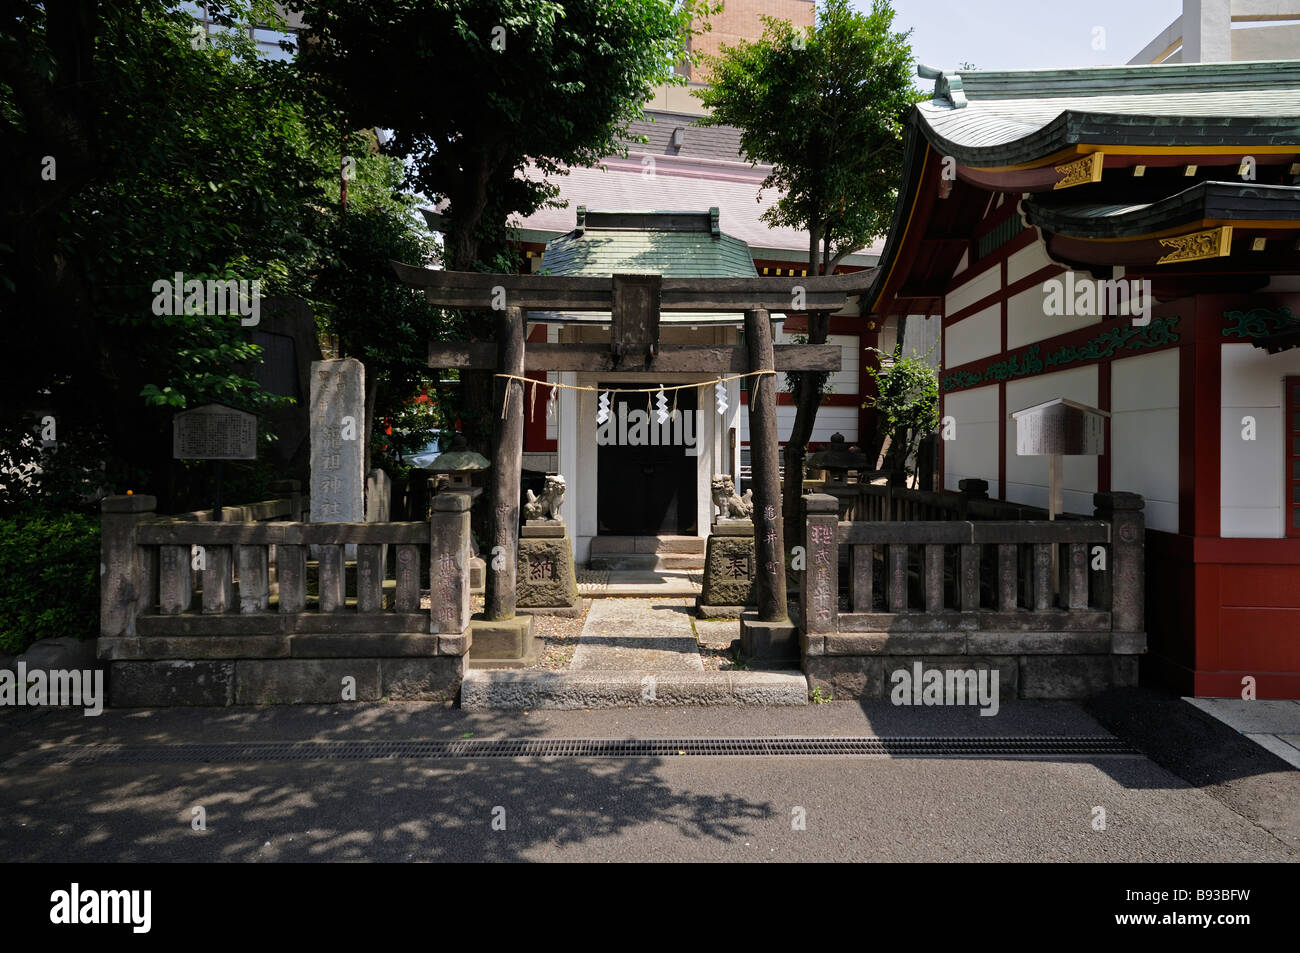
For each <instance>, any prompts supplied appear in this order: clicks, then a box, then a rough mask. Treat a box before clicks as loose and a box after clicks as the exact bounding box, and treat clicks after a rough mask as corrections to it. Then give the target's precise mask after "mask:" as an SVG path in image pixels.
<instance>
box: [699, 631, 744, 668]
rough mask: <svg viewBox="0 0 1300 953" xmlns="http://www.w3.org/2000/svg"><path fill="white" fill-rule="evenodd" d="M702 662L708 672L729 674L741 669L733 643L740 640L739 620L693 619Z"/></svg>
mask: <svg viewBox="0 0 1300 953" xmlns="http://www.w3.org/2000/svg"><path fill="white" fill-rule="evenodd" d="M691 628H692V629H693V630H694V631H695V641H696V642H697V643H698V644H699V648H700V661H701V662H703V663H704V670H705V671H706V672H729V671H733V670H735V669H738V668H740V666H739V665H737V664H736V653H735V650H734V649H733V648H732V643H733V642H735V640H736V639H739V638H740V620H739V619H695V618H692V619H691Z"/></svg>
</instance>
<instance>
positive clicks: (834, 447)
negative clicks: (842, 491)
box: [808, 433, 874, 484]
mask: <svg viewBox="0 0 1300 953" xmlns="http://www.w3.org/2000/svg"><path fill="white" fill-rule="evenodd" d="M873 463H874V461H870V460H868V459H867V455H866V454H865V453H863V452H862V451H861V450H860V449H858V448H857V447H850V446H848V445H847V444H846V443H845V441H844V434H842V433H836V434H831V445H830V449H828V450H818V451H817V452H816V453H813V454H810V455H809V457H808V466H809V467H811V468H814V469H817V470H825V471H826V482H827V483H828V484H830V483H836V484H840V483H846V482H848V473H849V471H850V470H857V471H858V472H859V473H862V472H864V471H866V470H868V469H870V468H871V466H872V464H873Z"/></svg>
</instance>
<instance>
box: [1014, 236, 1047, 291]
mask: <svg viewBox="0 0 1300 953" xmlns="http://www.w3.org/2000/svg"><path fill="white" fill-rule="evenodd" d="M1055 264H1056V262H1054V261H1052V259H1050V258H1048V257H1047V250H1046V249H1045V248H1043V243H1042V240H1041V239H1040V240H1038V241H1036V242H1034V243H1033V244H1032V245H1030V246H1029V247H1028V248H1022V249H1020V251H1018V252H1016V253H1015V254H1014V255H1009V256H1008V257H1007V284H1012V285H1013V284H1015V283H1016V282H1017V281H1020V280H1021V279H1022V278H1027V277H1029V276H1030V275H1032V274H1033V273H1034V272H1036V271H1038V270H1039V269H1040V268H1046V267H1047V266H1048V265H1055Z"/></svg>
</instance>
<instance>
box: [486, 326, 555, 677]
mask: <svg viewBox="0 0 1300 953" xmlns="http://www.w3.org/2000/svg"><path fill="white" fill-rule="evenodd" d="M525 318H526V315H525V313H524V310H523V309H522V308H517V307H508V308H506V309H504V310H503V311H499V312H498V313H497V327H496V332H497V334H496V338H497V361H496V366H497V373H500V374H512V375H514V377H515V378H521V377H523V374H524V324H525ZM492 396H493V404H492V412H493V414H494V415H500V416H494V418H493V421H492V424H493V426H492V469H491V470H490V471H489V481H488V506H490V507H491V508H492V510H491V513H490V515H489V519H490V522H489V525H490V526H491V528H492V530H491V538H490V544H491V547H490V549H489V551H488V553H487V554H486V555H487V572H486V579H485V580H484V583H485V585H484V596H483V603H484V604H483V618H481V619H474V620H472V621H471V622H470V637H471V642H470V656H469V658H470V662H469V664H470V667H471V668H478V667H492V668H500V667H512V668H514V667H526V666H528V665H531V664H532V663H533V661H534V660H535V659H536V657H537V652H538V651H539V649H540V644H541V639H540V638H539V637H535V636H534V635H533V617H532V616H531V615H516V614H515V597H516V592H517V585H518V579H517V577H516V575H515V573H516V564H517V562H518V557H519V486H520V478H521V477H522V475H523V473H522V471H523V458H524V384H523V381H522V380H516V379H513V378H506V377H497V378H496V379H495V382H494V386H493V388H492Z"/></svg>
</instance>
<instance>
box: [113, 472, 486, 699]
mask: <svg viewBox="0 0 1300 953" xmlns="http://www.w3.org/2000/svg"><path fill="white" fill-rule="evenodd" d="M155 505H156V501H155V499H154V498H153V497H150V496H114V497H109V498H107V499H105V500H104V501H103V502H102V515H101V521H102V527H103V541H102V557H101V560H102V563H103V565H102V567H101V569H102V579H101V589H100V604H101V605H100V638H99V657H100V658H101V659H102V660H105V661H106V662H107V663H108V666H109V703H110V704H111V705H114V706H117V707H134V706H146V705H232V704H234V705H258V704H291V703H302V702H319V703H329V702H339V701H352V700H355V701H367V700H378V699H380V698H392V699H422V700H443V701H449V700H452V699H454V698H455V697H456V694H457V691H458V690H459V687H460V681H461V678H462V677H463V675H464V672H465V666H466V659H467V655H468V652H469V644H470V632H469V620H470V590H469V587H470V546H471V542H470V528H469V506H470V498H469V496H468V495H465V494H461V493H455V492H448V493H442V494H439V495H438V496H437V497H436V498H435V501H434V510H433V515H432V517H431V519H430V520H429V521H427V522H407V523H306V522H299V521H297V520H293V521H256V520H248V521H240V522H212V521H210V520H203V519H195V518H193V515H192V514H187V516H190V518H184V517H180V518H178V517H165V516H159V515H157V514H156V513H155V512H154V509H155ZM291 509H294V507H291ZM298 512H299V513H301V509H298ZM352 546H355V547H356V554H357V557H356V563H355V567H354V569H352V571H349V570H350V568H351V567H350V566H349V565H348V564H346V563H345V547H352ZM390 548H391V549H393V550H394V551H395V553H396V559H395V564H394V569H393V573H392V578H391V580H388V581H389V582H390V583H391V586H385V581H386V580H385V577H386V576H387V575H388V573H387V572H386V566H385V562H386V559H385V555H384V553H385V550H386V549H390ZM422 549H423V550H425V551H427V552H428V553H429V556H428V562H427V564H428V565H429V566H430V579H429V580H428V582H427V583H423V580H422V579H421V572H420V565H421V562H422V560H421V550H422ZM313 554H314V556H315V558H314V560H313V559H310V557H312V556H313ZM422 583H423V585H428V588H429V592H430V600H431V602H430V607H429V608H421V589H422V588H423V585H422ZM389 588H391V594H390V593H389V592H388V589H389ZM349 589H352V590H353V591H354V598H349V591H348V590H349ZM312 590H314V592H313V591H312Z"/></svg>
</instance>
